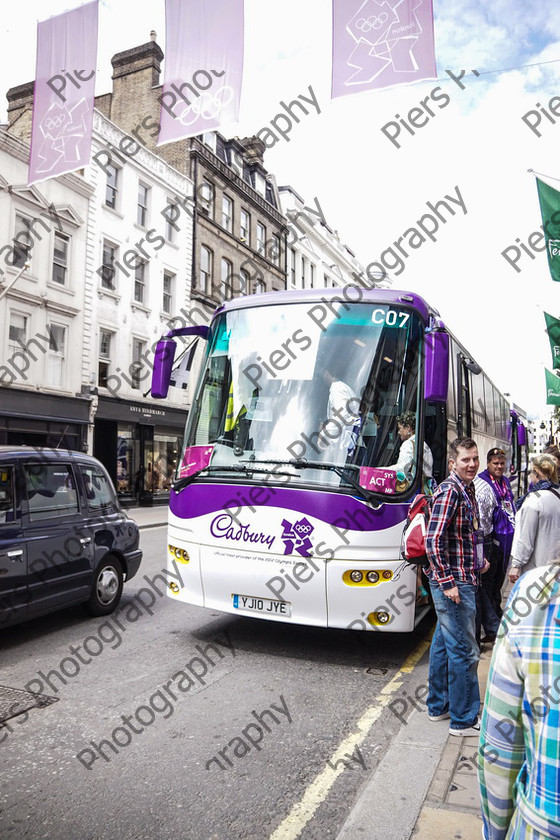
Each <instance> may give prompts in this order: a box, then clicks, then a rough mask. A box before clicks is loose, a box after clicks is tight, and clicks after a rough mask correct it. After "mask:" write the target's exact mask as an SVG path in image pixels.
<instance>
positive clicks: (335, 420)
mask: <svg viewBox="0 0 560 840" xmlns="http://www.w3.org/2000/svg"><path fill="white" fill-rule="evenodd" d="M183 336H198V340H199V341H200V340H204V341H206V342H207V346H206V353H205V357H204V361H203V363H202V368H201V372H200V376H199V381H198V385H197V387H196V392H195V395H194V400H193V404H192V409H191V411H190V414H189V417H188V421H187V425H186V431H185V440H184V447H183V452H182V457H181V459H180V462H179V465H178V469H177V474H176V476H175V483H174V485H173V488H172V491H171V498H170V509H169V530H168V551H169V559H170V562H171V561H172V560H175V561H178V562H179V563H180V564H181V566H180V568H181V573H182V581H183V585H182V586H179V584H178V583H175V582H172V583H171V584H170V593H169V594H170V595H171V597H174V598H176V599H177V600H180V601H184V602H185V603H188V604H196V605H199V606H204V607H208V608H210V609H215V610H221V611H224V612H228V613H233V614H241V615H245V616H253V617H257V618H265V619H271V620H274V621H282V622H291V623H294V624H307V625H312V626H317V627H338V628H349V629H362V630H379V629H386V630H388V631H393V632H407V631H410V630H412V629H413V628H414V627H415V625H416V624H417V623H418V622H419V621H420V619H421V618H422V616H423V615H424V614H425V612H426V611H427V609H429V606H428V605H427V603H426V598H425V593H424V592H423V589H422V586H421V581H420V579H419V577H418V574H417V571H416V570H415V569H413V568H412V567H410V566H404V565H403V564H402V562H401V561H400V559H399V551H400V542H401V535H402V529H403V523H404V520H405V517H406V512H407V508H408V505H409V503H410V501H411V499H412V498H413V496H414V495H415V494H416V493H418V492H420V491H421V488H422V486H423V483H424V485H425V483H426V478H427V476H426V475H424V480H423V473H425V474H429V473H430V472H431V473H432V475H433V478H434V479H435V481H436V482H439V481H441V480H442V479H443V478H444V477H445V475H446V474H447V451H446V450H447V442H448V440H451V439H453V438H454V437H456V436H457V435H458V434H459V435H460V434H465V435H471V436H472V437H474V438H475V439H476V440H477V442H478V443H479V446H480V451H481V453H485V452H486V450H487V449H489V448H490V447H492V446H496V445H498V446H502V447H503V448H504V449H505V451H506V452H507V453H508V457H511V440H512V430H513V426H512V420H511V419H510V411H509V405H508V403H507V402H506V400H505V399H504V397H503V396H502V395H501V394H500V393H499V392H498V391H497V390H496V388H495V387H494V386H493V385H492V383H491V382H490V380H489V379H488V377H486V376H485V374H484V373H483V372H482V370H481V368H480V367H479V366H478V365H477V364H476V363H475V362H474V361H473V360H472V359H471V358H470V357H469V355H468V354H467V352H466V351H465V350H464V348H463V347H461V345H460V344H458V343H457V342H456V340H455V339H454V338H453V337H452V336H451V335H449V333H448V332H447V331H446V329H445V326H444V325H443V323H442V321H441V320H440V318H439V315H438V313H437V312H436V311H435V310H434V309H432V308H431V307H430V306H429V305H428V304H427V303H426V302H425V301H424V300H423V299H422V298H421V297H419V296H418V295H416V294H412V293H408V292H401V291H394V290H384V289H371V290H364V289H362V288H360V287H358V286H348V287H346V288H345V289H338V290H335V289H330V290H324V289H317V290H309V291H301V292H274V293H271V294H263V295H255V296H250V297H249V296H248V297H240V298H236V299H235V300H230V301H228V302H227V303H225V304H223V305H222V306H220V307H219V308H218V309H217V310H216V312H215V314H214V316H213V318H212V322H211V324H210V325H209V326H195V327H184V328H179V329H176V330H172V331H170V332H169V333H168V334H167V335H166V336H165V337H164V338H162V339H161V340H160V342H159V343H158V345H157V348H156V353H155V359H154V371H153V378H152V396H154V397H159V398H162V399H163V398H165V397H166V396H167V390H168V386H169V382H170V378H171V371H172V368H173V364H174V356H175V348H176V344H175V338H177V337H183ZM404 412H412V415H413V416H412V422H413V423H414V424H415V436H414V437H413V438H411V439H410V440H409V441H406V442H404V441H401V439H400V438H399V436H398V434H397V431H398V429H397V417H398V416H399V415H402V414H403V413H404ZM407 418H408V419H409V420H410V419H411V415H410V414H408V415H407ZM405 445H407V446H408V448H409V453H410V452H412V456H411V457H410V458H409V463H408V466H406V467H403V465H402V463H401V464H400V466H399V453H400V447H401V446H405ZM428 449H429V452H428V454H426V453H427V451H428ZM432 458H433V468H432V469H429V462H430V461H431V459H432ZM401 462H402V458H401Z"/></svg>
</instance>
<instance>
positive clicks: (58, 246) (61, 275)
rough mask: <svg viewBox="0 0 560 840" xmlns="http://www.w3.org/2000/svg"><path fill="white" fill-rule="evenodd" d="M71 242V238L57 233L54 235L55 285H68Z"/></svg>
mask: <svg viewBox="0 0 560 840" xmlns="http://www.w3.org/2000/svg"><path fill="white" fill-rule="evenodd" d="M69 241H70V240H69V238H68V237H67V236H64V234H62V233H55V235H54V249H53V271H52V280H53V283H59V284H60V285H61V286H65V285H66V272H67V271H68V242H69Z"/></svg>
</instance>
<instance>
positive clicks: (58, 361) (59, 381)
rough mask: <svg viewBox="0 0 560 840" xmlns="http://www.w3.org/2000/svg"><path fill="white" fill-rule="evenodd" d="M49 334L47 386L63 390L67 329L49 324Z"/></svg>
mask: <svg viewBox="0 0 560 840" xmlns="http://www.w3.org/2000/svg"><path fill="white" fill-rule="evenodd" d="M48 332H49V352H48V355H47V385H50V386H54V387H58V388H61V387H62V386H63V385H64V360H65V358H66V352H65V351H66V327H62V326H60V325H59V324H49V329H48Z"/></svg>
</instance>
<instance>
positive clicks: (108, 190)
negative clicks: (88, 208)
mask: <svg viewBox="0 0 560 840" xmlns="http://www.w3.org/2000/svg"><path fill="white" fill-rule="evenodd" d="M105 172H106V173H107V184H106V187H105V204H106V205H107V207H112V208H113V209H114V208H116V206H117V192H118V182H119V170H118V169H117V167H116V166H113V164H112V163H110V164H109V165H108V166H106V167H105Z"/></svg>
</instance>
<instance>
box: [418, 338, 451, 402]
mask: <svg viewBox="0 0 560 840" xmlns="http://www.w3.org/2000/svg"><path fill="white" fill-rule="evenodd" d="M448 381H449V335H448V333H446V332H444V331H443V330H439V329H437V328H436V329H435V330H431V331H430V332H428V333H426V335H425V336H424V399H425V400H430V401H431V402H446V401H447V388H448Z"/></svg>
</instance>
